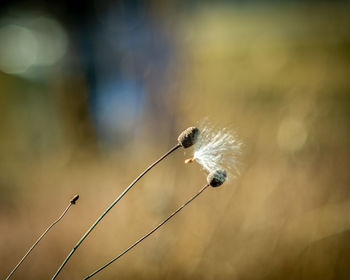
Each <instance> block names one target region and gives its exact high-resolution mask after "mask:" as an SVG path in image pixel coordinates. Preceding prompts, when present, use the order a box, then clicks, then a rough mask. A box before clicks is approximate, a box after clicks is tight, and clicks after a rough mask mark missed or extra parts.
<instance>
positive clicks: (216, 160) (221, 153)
mask: <svg viewBox="0 0 350 280" xmlns="http://www.w3.org/2000/svg"><path fill="white" fill-rule="evenodd" d="M240 154H241V143H240V142H239V141H238V140H237V139H236V137H235V136H234V133H232V132H230V131H229V130H228V129H226V128H223V129H217V128H215V127H213V126H212V125H210V124H208V123H207V122H206V123H204V124H203V125H201V126H200V135H199V137H198V140H197V142H196V144H195V145H194V156H193V160H195V161H197V162H198V163H199V164H200V165H201V166H202V167H203V169H204V170H206V171H207V172H208V173H211V172H215V171H216V170H226V171H227V172H228V175H229V176H230V177H231V176H232V177H235V176H236V175H238V174H239V169H238V166H239V161H238V156H239V155H240ZM229 176H228V177H229Z"/></svg>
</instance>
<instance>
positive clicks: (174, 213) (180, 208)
mask: <svg viewBox="0 0 350 280" xmlns="http://www.w3.org/2000/svg"><path fill="white" fill-rule="evenodd" d="M207 187H209V184H206V185H205V186H204V187H203V188H201V189H200V190H199V192H198V193H196V194H195V195H194V196H192V197H191V198H190V199H189V200H188V201H187V202H186V203H185V204H183V205H182V206H180V207H179V208H178V209H177V210H176V211H174V212H173V213H172V214H171V215H170V216H168V217H167V218H166V219H165V220H163V221H162V222H161V223H160V224H159V225H157V226H156V227H155V228H154V229H152V230H151V231H150V232H149V233H147V234H146V235H144V236H143V237H141V238H140V239H139V240H137V241H136V242H135V243H134V244H132V245H131V246H130V247H129V248H127V249H126V250H125V251H123V252H122V253H120V254H119V255H118V256H117V257H115V258H114V259H112V260H111V261H109V262H108V263H106V264H105V265H103V266H101V267H100V268H99V269H97V270H96V271H94V272H93V273H91V274H90V275H89V276H87V277H85V278H84V280H86V279H89V278H91V277H93V276H94V275H95V274H97V273H98V272H100V271H101V270H103V269H105V268H106V267H107V266H109V265H110V264H112V263H113V262H115V261H116V260H117V259H119V258H120V257H122V256H123V255H125V254H126V253H127V252H129V251H130V250H131V249H132V248H134V247H135V246H136V245H137V244H139V243H140V242H142V241H143V240H145V239H146V238H147V237H148V236H150V235H151V234H152V233H154V232H155V231H156V230H157V229H159V228H160V227H161V226H162V225H164V224H165V223H166V222H167V221H169V220H170V219H171V218H172V217H174V216H175V215H176V214H177V213H179V212H180V211H181V210H182V209H183V208H184V207H185V206H186V205H188V204H189V203H190V202H192V201H193V200H194V199H195V198H197V197H198V196H199V195H200V194H201V193H202V192H203V191H204V190H205V189H206V188H207Z"/></svg>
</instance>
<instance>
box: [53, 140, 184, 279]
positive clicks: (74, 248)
mask: <svg viewBox="0 0 350 280" xmlns="http://www.w3.org/2000/svg"><path fill="white" fill-rule="evenodd" d="M180 147H181V145H180V144H177V145H176V146H174V147H173V148H171V149H170V150H169V151H168V152H167V153H165V154H164V155H163V156H162V157H160V158H159V159H158V160H156V161H155V162H154V163H152V164H151V165H150V166H149V167H148V168H146V170H145V171H143V172H142V173H141V174H140V175H139V176H138V177H137V178H136V179H135V180H134V181H132V182H131V184H130V185H129V186H128V187H127V188H126V189H125V190H124V191H123V192H122V193H121V194H120V195H119V196H118V197H117V199H116V200H114V201H113V202H112V204H111V205H110V206H109V207H108V208H107V209H106V211H104V212H103V213H102V215H101V216H100V217H99V218H98V219H97V220H96V222H95V223H94V224H93V225H92V226H91V227H90V228H89V230H88V231H87V232H86V233H85V234H84V235H83V237H82V238H81V239H80V240H79V241H78V243H77V244H76V245H75V246H74V247H73V249H72V250H71V252H70V253H69V254H68V256H67V257H66V259H65V260H64V261H63V263H62V264H61V266H60V267H59V268H58V270H57V271H56V273H55V275H54V276H53V277H52V279H51V280H54V279H56V277H57V276H58V274H59V273H60V272H61V270H62V268H63V267H64V266H65V265H66V263H67V262H68V260H69V259H70V258H71V257H72V255H73V254H74V252H75V251H76V250H77V249H78V247H79V246H80V245H81V243H83V241H84V240H85V238H86V237H87V236H88V235H89V234H90V233H91V231H92V230H93V229H94V228H95V227H96V226H97V224H98V223H99V222H100V221H101V220H102V219H103V217H104V216H105V215H106V214H107V213H108V212H109V211H110V210H111V209H112V208H113V206H114V205H116V204H117V203H118V201H119V200H120V199H121V198H122V197H123V196H124V195H125V194H126V193H127V192H128V191H129V190H130V189H131V188H132V187H133V186H134V185H135V184H136V182H137V181H139V180H140V179H141V178H142V177H143V176H144V175H145V174H146V173H147V172H148V171H150V170H151V169H152V168H153V167H154V166H155V165H157V164H158V163H159V162H161V161H162V160H163V159H164V158H166V157H167V156H168V155H170V154H171V153H172V152H174V151H175V150H177V149H178V148H180Z"/></svg>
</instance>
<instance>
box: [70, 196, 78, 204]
mask: <svg viewBox="0 0 350 280" xmlns="http://www.w3.org/2000/svg"><path fill="white" fill-rule="evenodd" d="M78 199H79V194H76V195H75V196H74V197H73V198H72V199H71V200H70V203H71V204H75V203H76V202H77V200H78Z"/></svg>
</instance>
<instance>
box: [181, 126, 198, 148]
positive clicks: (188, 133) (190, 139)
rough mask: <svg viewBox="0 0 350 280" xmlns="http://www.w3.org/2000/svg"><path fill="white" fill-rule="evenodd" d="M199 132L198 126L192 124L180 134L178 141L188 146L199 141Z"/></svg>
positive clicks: (185, 146)
mask: <svg viewBox="0 0 350 280" xmlns="http://www.w3.org/2000/svg"><path fill="white" fill-rule="evenodd" d="M199 134H200V131H199V129H198V128H197V127H193V126H191V127H189V128H187V129H186V130H184V131H183V132H182V133H181V134H180V136H179V137H178V138H177V141H178V142H179V144H180V145H181V146H182V147H184V148H188V147H191V146H192V145H194V144H195V143H196V142H197V139H198V136H199Z"/></svg>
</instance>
